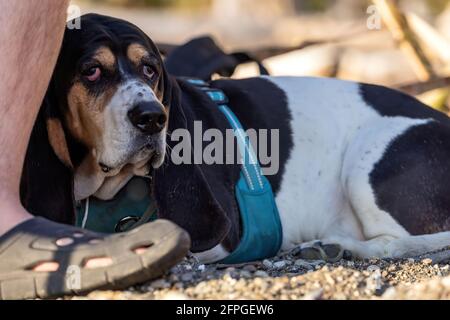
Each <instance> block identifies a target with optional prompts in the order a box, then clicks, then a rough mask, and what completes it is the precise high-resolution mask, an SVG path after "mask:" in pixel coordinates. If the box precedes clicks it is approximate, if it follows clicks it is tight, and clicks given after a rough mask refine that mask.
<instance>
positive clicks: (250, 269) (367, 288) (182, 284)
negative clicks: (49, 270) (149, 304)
mask: <svg viewBox="0 0 450 320" xmlns="http://www.w3.org/2000/svg"><path fill="white" fill-rule="evenodd" d="M75 299H120V300H122V299H127V300H129V299H139V300H140V299H169V300H184V299H252V300H253V299H283V300H289V299H293V300H298V299H307V300H311V299H314V300H317V299H450V248H449V250H448V251H441V252H437V253H433V254H429V255H426V256H422V257H417V258H415V259H404V260H364V261H356V260H354V261H353V260H341V261H339V262H336V263H325V262H324V261H318V260H317V261H307V260H302V259H298V257H296V255H295V253H288V254H284V255H281V256H278V257H276V258H273V259H268V260H264V261H261V262H254V263H248V264H243V265H234V266H224V265H202V264H199V263H197V262H196V261H195V259H193V258H187V259H185V261H183V262H182V263H180V264H179V265H177V266H175V267H174V268H172V269H171V270H170V271H169V272H168V274H167V275H166V276H165V277H164V278H161V279H158V280H155V281H153V282H151V283H147V284H144V285H141V286H138V287H134V288H130V289H129V290H126V291H107V292H100V291H98V292H93V293H91V294H90V295H88V296H87V297H77V298H75Z"/></svg>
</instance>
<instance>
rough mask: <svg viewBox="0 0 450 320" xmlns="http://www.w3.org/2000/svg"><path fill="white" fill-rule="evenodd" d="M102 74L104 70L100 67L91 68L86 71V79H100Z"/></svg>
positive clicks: (91, 80)
mask: <svg viewBox="0 0 450 320" xmlns="http://www.w3.org/2000/svg"><path fill="white" fill-rule="evenodd" d="M101 75H102V71H101V70H100V68H99V67H94V68H90V69H89V70H87V71H86V72H85V73H84V76H85V77H86V79H87V80H88V81H90V82H95V81H97V80H98V79H100V76H101Z"/></svg>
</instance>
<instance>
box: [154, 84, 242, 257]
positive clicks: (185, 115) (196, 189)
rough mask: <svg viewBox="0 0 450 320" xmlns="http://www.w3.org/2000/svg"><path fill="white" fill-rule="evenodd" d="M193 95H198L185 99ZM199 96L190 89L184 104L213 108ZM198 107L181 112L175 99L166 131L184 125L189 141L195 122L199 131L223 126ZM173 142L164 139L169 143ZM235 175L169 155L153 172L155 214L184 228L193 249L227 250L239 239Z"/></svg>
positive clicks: (230, 169)
mask: <svg viewBox="0 0 450 320" xmlns="http://www.w3.org/2000/svg"><path fill="white" fill-rule="evenodd" d="M186 90H188V88H184V89H183V91H185V92H186ZM191 90H192V89H191ZM195 95H197V96H198V97H199V98H198V99H195V98H194V100H193V101H186V99H190V97H194V96H195ZM200 96H201V97H203V95H199V93H198V92H197V93H195V92H191V93H190V94H188V95H186V97H184V98H183V105H188V106H195V105H200V106H202V107H203V108H216V106H215V105H214V104H212V103H211V101H210V100H207V99H205V100H203V101H200V99H201V98H200ZM211 110H213V109H211ZM200 111H201V110H194V109H190V108H189V109H187V108H186V109H185V110H183V107H181V104H180V103H173V104H172V106H171V109H170V117H169V118H170V122H169V133H173V132H174V130H176V129H186V130H187V131H188V132H189V133H190V136H191V137H192V139H193V138H194V134H193V131H194V129H193V126H194V123H193V122H194V120H195V121H201V122H202V123H203V125H204V126H205V127H204V128H203V129H204V130H207V129H208V128H207V127H206V126H207V124H212V126H214V125H217V127H219V128H220V127H222V128H224V127H225V125H226V122H224V123H221V124H218V123H217V121H221V120H222V118H219V119H212V118H214V117H215V116H214V115H211V113H209V112H200ZM203 111H204V110H203ZM207 117H209V119H207ZM211 117H212V118H211ZM224 121H226V120H224ZM197 138H198V137H197ZM176 143H177V142H173V141H171V140H170V139H169V140H168V144H169V146H171V147H174V145H175V144H176ZM191 143H192V141H191ZM191 163H192V162H191ZM238 179H239V166H234V165H230V166H229V165H214V164H213V165H206V164H181V165H176V164H174V163H173V162H172V158H171V156H170V154H168V155H167V159H166V162H165V164H164V165H163V166H162V167H161V168H160V169H157V170H156V171H155V172H154V190H153V192H154V195H155V198H156V202H157V204H158V209H159V217H160V218H165V219H169V220H172V221H174V222H175V223H177V224H178V225H180V226H181V227H182V228H184V229H186V230H187V231H188V232H189V234H190V236H191V239H192V248H191V250H192V251H193V252H201V251H205V250H208V249H211V248H213V247H214V246H216V245H218V244H220V243H222V244H224V245H225V247H226V248H233V249H234V247H235V246H236V245H237V244H238V243H239V240H240V239H239V236H240V230H239V225H240V224H239V219H240V217H239V211H238V206H237V203H236V198H235V196H234V187H235V185H236V182H237V180H238Z"/></svg>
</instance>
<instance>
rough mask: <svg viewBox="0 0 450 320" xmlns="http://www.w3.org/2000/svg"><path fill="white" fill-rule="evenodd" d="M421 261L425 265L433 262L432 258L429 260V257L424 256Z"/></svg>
mask: <svg viewBox="0 0 450 320" xmlns="http://www.w3.org/2000/svg"><path fill="white" fill-rule="evenodd" d="M422 263H423V264H425V265H430V264H432V263H433V260H431V259H430V258H426V259H423V260H422Z"/></svg>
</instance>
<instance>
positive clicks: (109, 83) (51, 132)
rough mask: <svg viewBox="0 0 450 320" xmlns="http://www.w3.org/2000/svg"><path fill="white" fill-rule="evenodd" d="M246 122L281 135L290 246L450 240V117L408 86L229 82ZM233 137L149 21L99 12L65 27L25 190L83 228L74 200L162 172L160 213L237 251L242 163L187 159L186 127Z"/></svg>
mask: <svg viewBox="0 0 450 320" xmlns="http://www.w3.org/2000/svg"><path fill="white" fill-rule="evenodd" d="M211 87H214V88H218V89H220V90H222V91H223V92H224V93H225V94H226V96H227V97H228V99H229V108H230V109H231V110H232V111H233V112H234V114H235V115H236V117H237V118H238V119H239V120H240V122H241V123H242V125H243V127H244V128H245V129H255V130H263V129H265V130H278V131H279V137H278V140H279V141H270V140H269V141H268V142H267V143H268V144H269V145H270V144H275V143H277V148H278V150H277V151H278V158H279V166H278V170H277V172H276V173H275V174H272V175H268V176H267V178H268V180H269V182H270V184H271V186H272V189H273V192H274V195H275V199H276V203H277V205H278V209H279V214H280V220H281V225H282V231H283V238H282V239H283V241H282V250H289V249H291V248H294V247H297V246H301V245H303V246H304V245H305V244H309V243H312V242H314V241H317V240H320V241H321V242H322V243H323V244H327V243H329V244H338V245H340V246H341V247H342V248H343V249H346V250H349V251H351V252H352V253H353V254H354V255H355V256H357V257H360V258H368V257H392V258H395V257H405V256H414V255H419V254H422V253H425V252H429V251H433V250H437V249H441V248H443V247H445V246H448V245H450V231H449V230H450V120H449V118H448V117H447V116H446V115H444V114H442V113H440V112H438V111H434V110H433V109H431V108H429V107H427V106H426V105H424V104H422V103H420V102H419V101H417V100H416V99H414V98H412V97H410V96H408V95H405V94H403V93H400V92H397V91H394V90H391V89H388V88H385V87H381V86H375V85H369V84H362V83H355V82H347V81H341V80H336V79H321V78H305V77H267V76H264V77H257V78H251V79H244V80H231V79H221V80H216V81H213V82H212V83H211ZM194 122H201V124H202V129H203V130H208V129H217V130H219V131H220V132H222V133H223V134H224V135H225V134H226V130H227V129H229V128H230V124H229V122H228V121H227V120H226V119H225V117H224V115H223V114H222V113H221V112H220V111H219V110H218V109H217V106H216V105H215V104H214V103H213V102H212V101H211V100H210V99H209V98H208V97H207V95H206V94H205V93H204V92H203V91H202V90H200V89H199V88H198V87H196V86H194V85H192V84H191V83H189V82H188V81H186V80H185V79H182V78H176V77H173V76H171V75H169V74H168V72H167V71H166V69H165V66H164V61H163V59H162V57H161V55H160V54H159V51H158V49H157V47H156V46H155V44H154V43H153V42H152V41H151V40H150V38H149V37H148V36H147V35H146V34H144V33H143V32H142V31H141V30H140V29H139V28H138V27H136V26H134V25H132V24H130V23H128V22H126V21H123V20H119V19H115V18H111V17H105V16H100V15H95V14H89V15H85V16H83V17H82V19H81V29H73V30H66V33H65V37H64V42H63V46H62V50H61V54H60V57H59V60H58V63H57V66H56V69H55V72H54V75H53V78H52V81H51V84H50V86H49V88H48V92H47V95H46V98H45V101H44V103H43V105H42V108H41V110H40V113H39V115H38V119H37V121H36V124H35V127H34V129H33V133H32V137H31V140H30V144H29V148H28V152H27V156H26V162H25V166H24V172H23V178H22V184H21V196H22V201H23V203H24V205H25V206H26V208H27V209H28V210H30V211H31V212H32V213H33V214H35V215H40V216H44V217H47V218H50V219H53V220H56V221H59V222H65V223H73V222H74V219H75V211H74V204H75V203H76V202H77V201H80V200H83V199H86V198H88V197H95V198H98V199H102V200H105V201H107V200H109V199H111V198H113V197H114V195H115V194H117V193H118V192H119V191H120V190H121V189H122V188H123V186H124V185H126V184H127V182H128V181H130V179H131V178H132V177H134V176H148V175H151V176H152V179H153V182H152V197H153V198H154V199H155V201H156V203H157V207H158V214H159V217H161V218H165V219H169V220H172V221H174V222H175V223H177V224H178V225H180V226H181V227H183V228H184V229H186V230H187V231H188V232H189V234H190V236H191V238H192V252H194V253H196V254H197V255H198V257H199V258H200V259H201V260H202V261H204V262H214V261H219V260H221V259H224V258H225V257H227V255H229V254H230V252H232V251H233V250H234V249H235V248H236V247H237V246H238V244H239V242H240V238H241V235H242V225H241V220H240V214H239V208H238V204H237V200H236V197H235V193H234V191H235V186H236V183H237V181H238V180H239V177H240V171H241V168H240V165H239V164H238V163H226V164H218V163H213V164H205V163H193V164H182V165H177V164H175V163H173V161H171V158H170V150H172V149H173V147H174V146H175V142H174V141H172V139H170V137H171V134H172V133H173V132H174V131H175V130H177V129H180V128H183V129H186V130H187V131H188V132H192V133H193V134H194V129H195V128H194Z"/></svg>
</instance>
